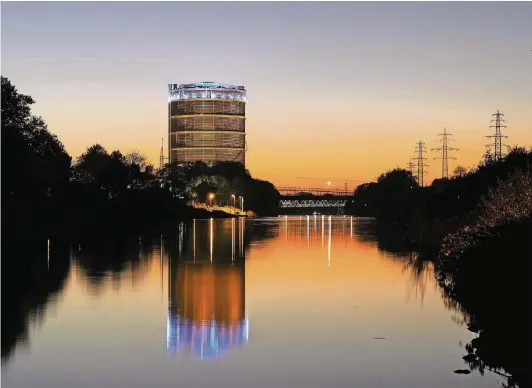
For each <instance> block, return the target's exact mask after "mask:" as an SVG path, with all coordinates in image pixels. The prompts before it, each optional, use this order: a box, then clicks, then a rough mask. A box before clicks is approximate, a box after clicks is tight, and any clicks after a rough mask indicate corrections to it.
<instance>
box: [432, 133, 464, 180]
mask: <svg viewBox="0 0 532 388" xmlns="http://www.w3.org/2000/svg"><path fill="white" fill-rule="evenodd" d="M438 136H441V137H442V138H441V139H438V140H436V141H439V142H441V147H438V148H433V149H432V151H441V153H442V155H441V157H437V158H434V159H441V177H442V178H448V177H449V159H456V158H455V157H452V156H449V153H448V152H449V151H458V148H453V147H449V142H451V141H454V140H453V139H450V138H449V136H452V133H447V129H446V128H443V133H438Z"/></svg>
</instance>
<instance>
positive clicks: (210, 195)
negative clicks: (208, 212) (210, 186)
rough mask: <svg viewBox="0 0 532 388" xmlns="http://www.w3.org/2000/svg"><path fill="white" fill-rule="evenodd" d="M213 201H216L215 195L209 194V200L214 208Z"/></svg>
mask: <svg viewBox="0 0 532 388" xmlns="http://www.w3.org/2000/svg"><path fill="white" fill-rule="evenodd" d="M213 199H214V193H209V200H210V201H211V206H212V200H213Z"/></svg>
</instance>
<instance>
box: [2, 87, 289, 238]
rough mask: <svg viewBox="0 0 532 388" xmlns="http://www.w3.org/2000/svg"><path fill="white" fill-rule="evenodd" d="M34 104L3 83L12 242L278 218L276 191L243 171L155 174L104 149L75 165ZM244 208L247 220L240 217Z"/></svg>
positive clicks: (219, 167) (140, 159) (7, 219)
mask: <svg viewBox="0 0 532 388" xmlns="http://www.w3.org/2000/svg"><path fill="white" fill-rule="evenodd" d="M33 103H34V100H33V99H32V98H31V97H30V96H27V95H24V94H20V93H19V92H18V91H17V89H16V88H15V86H14V85H12V84H11V82H10V81H9V80H8V79H7V78H5V77H2V224H3V225H2V226H3V233H2V234H3V237H4V238H5V240H8V242H9V241H11V240H12V239H17V240H19V242H20V241H24V240H25V239H33V238H34V237H36V236H39V237H42V235H47V237H51V236H58V237H59V236H60V237H62V238H65V237H71V238H73V237H75V236H79V235H85V234H87V233H89V234H92V233H97V234H101V235H105V234H108V233H111V232H113V233H115V232H118V233H121V232H124V233H139V232H141V231H142V230H143V229H144V228H146V227H154V226H157V225H159V226H160V225H165V224H175V222H176V221H181V220H187V219H192V218H225V217H227V218H230V217H237V216H253V215H259V216H264V215H266V216H267V215H276V214H277V206H278V196H279V193H278V191H277V190H276V188H275V186H274V185H273V184H271V183H270V182H267V181H262V180H259V179H255V178H253V177H252V176H251V174H250V173H249V171H248V170H247V169H246V168H245V167H244V166H243V165H242V164H240V163H236V162H234V163H233V162H217V163H214V164H213V165H207V164H205V163H202V162H198V163H189V164H185V165H177V163H173V164H166V165H164V166H162V168H160V169H156V168H154V166H153V165H151V164H149V163H148V161H147V159H146V157H145V156H143V155H141V154H140V153H139V152H137V151H135V150H133V151H131V152H128V153H126V154H123V153H121V152H120V151H118V150H115V151H112V152H108V151H107V150H106V149H105V148H104V147H102V146H101V145H99V144H94V145H92V146H90V147H89V148H88V149H87V150H86V151H85V153H83V154H82V155H81V156H79V157H78V158H77V159H73V158H72V157H71V156H70V155H68V153H67V152H66V150H65V148H64V146H63V144H62V143H61V141H60V140H59V139H58V138H57V137H56V136H55V135H54V134H52V133H51V132H49V131H48V128H47V125H46V124H45V122H44V121H43V119H42V118H40V117H36V116H34V115H33V114H32V113H31V105H32V104H33ZM244 201H245V210H246V212H245V213H243V214H242V212H240V211H235V208H242V205H243V202H244ZM202 203H203V204H204V205H198V204H202ZM5 240H4V241H5Z"/></svg>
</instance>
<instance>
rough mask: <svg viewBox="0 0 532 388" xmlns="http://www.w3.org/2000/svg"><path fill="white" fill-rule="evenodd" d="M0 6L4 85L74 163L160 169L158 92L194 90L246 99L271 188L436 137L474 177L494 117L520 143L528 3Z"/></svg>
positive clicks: (384, 161)
mask: <svg viewBox="0 0 532 388" xmlns="http://www.w3.org/2000/svg"><path fill="white" fill-rule="evenodd" d="M1 7H2V8H1V10H2V31H1V32H2V42H1V43H2V75H4V76H6V77H8V78H10V79H11V80H12V82H13V83H14V84H15V85H16V86H17V88H18V89H19V91H20V92H22V93H26V94H30V95H32V96H33V97H34V99H35V100H36V101H37V104H36V105H35V108H34V111H35V113H37V114H39V115H42V116H43V118H44V119H45V120H46V122H47V123H48V125H49V128H50V130H51V131H52V132H54V133H56V134H57V135H58V136H59V138H60V139H61V140H62V141H63V142H64V144H65V146H66V147H67V150H68V151H69V153H71V154H72V155H73V156H78V155H79V154H80V153H81V152H83V150H84V149H85V148H86V147H87V146H89V145H91V144H93V143H96V142H99V143H101V144H102V145H104V146H105V147H107V148H108V149H109V150H112V149H116V148H118V149H120V150H122V151H123V152H127V151H128V150H130V149H139V150H140V151H141V152H143V153H144V154H146V155H147V156H148V157H149V158H150V159H151V160H152V161H153V162H155V163H157V161H158V155H159V149H160V139H161V137H165V145H166V136H167V84H168V83H187V82H195V81H204V80H213V81H219V82H227V83H234V84H243V85H245V86H246V87H247V89H248V99H249V102H248V106H247V117H248V119H247V132H248V137H247V141H248V146H249V151H248V154H247V165H248V168H249V169H250V170H251V172H252V173H253V175H256V176H259V177H261V178H263V179H269V180H271V181H273V182H274V183H276V184H278V185H288V184H294V185H296V184H297V185H307V186H308V185H316V186H320V185H322V183H325V180H333V182H334V184H335V185H338V186H343V181H344V180H346V179H350V180H353V181H356V180H367V179H372V178H374V177H375V176H376V175H377V174H378V173H380V172H383V171H385V170H386V169H388V168H393V167H395V166H397V165H399V166H401V167H404V166H405V165H406V162H407V161H408V159H409V158H410V157H413V156H414V155H413V150H414V144H415V142H416V141H418V140H420V139H421V140H423V141H425V142H426V143H427V147H428V148H431V147H433V146H436V143H435V142H434V140H435V139H436V135H437V134H438V133H440V132H441V131H442V129H443V127H447V128H448V129H449V131H450V132H451V133H453V134H454V138H455V139H456V146H458V147H459V148H460V152H459V153H457V154H456V156H457V157H459V160H458V161H456V162H452V163H451V168H452V167H454V166H455V165H456V164H462V165H465V166H473V165H475V164H476V163H477V162H478V160H479V158H480V156H481V155H482V153H483V151H484V144H485V143H486V142H487V139H485V138H483V136H484V135H488V134H490V129H489V128H488V127H489V121H490V119H491V114H492V113H494V112H495V111H496V110H497V109H500V110H501V111H502V112H504V113H505V114H506V118H507V124H508V130H507V131H506V134H507V135H508V136H509V137H510V138H509V139H508V143H509V144H521V145H532V52H531V51H530V50H531V49H532V3H530V2H528V3H526V2H521V3H511V2H497V3H495V2H493V3H488V2H452V3H451V2H432V3H429V2H408V3H406V2H405V3H399V2H394V3H389V2H353V3H347V2H342V3H334V2H328V3H318V2H313V3H308V2H290V3H282V2H275V3H270V2H255V3H248V2H232V3H223V2H216V3H207V2H190V3H189V2H150V3H147V2H90V3H89V2H55V3H53V2H50V3H46V2H20V3H14V2H12V3H5V2H3V3H2V5H1ZM435 156H437V155H436V154H432V153H431V154H430V155H429V158H430V159H432V157H435ZM428 163H429V164H430V165H431V166H430V167H429V177H430V178H434V177H436V176H437V175H438V173H439V171H441V168H440V166H439V165H438V161H433V160H429V161H428ZM301 176H305V177H316V178H318V179H316V180H301V179H296V177H301ZM351 185H356V182H351V183H350V186H351Z"/></svg>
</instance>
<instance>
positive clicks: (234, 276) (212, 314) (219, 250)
mask: <svg viewBox="0 0 532 388" xmlns="http://www.w3.org/2000/svg"><path fill="white" fill-rule="evenodd" d="M242 224H243V220H242V221H239V220H235V219H232V220H223V221H222V220H219V221H216V222H214V221H213V220H206V221H195V222H194V223H193V225H191V226H190V229H189V230H188V232H189V233H187V234H186V236H185V237H184V238H185V239H186V243H185V244H183V247H184V248H185V249H183V251H182V253H181V254H180V257H179V258H174V260H172V261H171V263H170V271H169V306H168V324H167V350H168V352H169V353H171V354H175V353H185V352H186V353H194V354H195V355H196V356H197V357H198V358H200V359H205V358H216V357H218V356H220V355H221V354H222V353H224V352H226V351H228V350H229V349H230V348H233V347H235V346H242V345H244V344H246V343H247V342H248V334H249V325H248V320H247V318H246V315H245V313H246V310H245V267H244V263H243V256H244V250H243V225H242ZM191 245H192V246H191ZM187 246H188V247H190V249H186V247H187ZM176 259H177V260H176Z"/></svg>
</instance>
